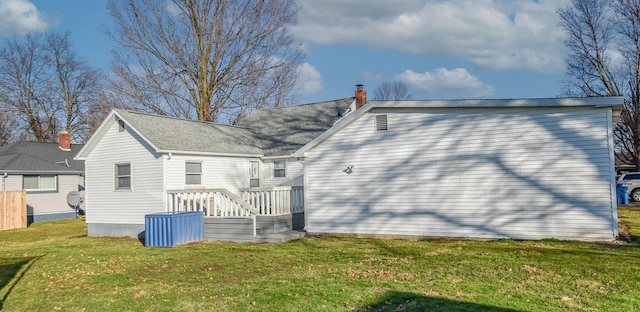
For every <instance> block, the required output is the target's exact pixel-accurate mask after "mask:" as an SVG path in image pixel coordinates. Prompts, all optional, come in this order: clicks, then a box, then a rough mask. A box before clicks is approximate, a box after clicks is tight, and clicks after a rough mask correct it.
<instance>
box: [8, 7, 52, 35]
mask: <svg viewBox="0 0 640 312" xmlns="http://www.w3.org/2000/svg"><path fill="white" fill-rule="evenodd" d="M46 29H47V23H46V22H45V21H44V18H43V15H42V14H41V13H40V12H39V11H38V8H36V6H35V5H34V4H33V3H31V2H29V1H27V0H0V35H24V34H27V33H31V32H39V31H44V30H46Z"/></svg>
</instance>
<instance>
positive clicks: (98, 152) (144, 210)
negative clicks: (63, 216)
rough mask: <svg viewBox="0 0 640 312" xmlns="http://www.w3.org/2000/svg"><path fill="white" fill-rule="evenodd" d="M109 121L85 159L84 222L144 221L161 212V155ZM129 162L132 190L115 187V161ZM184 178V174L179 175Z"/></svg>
mask: <svg viewBox="0 0 640 312" xmlns="http://www.w3.org/2000/svg"><path fill="white" fill-rule="evenodd" d="M124 130H125V131H123V132H120V131H119V125H118V123H117V122H113V123H111V125H110V127H109V128H108V129H106V131H107V132H106V133H105V134H104V136H103V137H102V138H101V140H100V141H99V142H97V143H96V145H95V147H94V148H93V150H92V151H91V153H90V154H89V155H88V156H87V159H86V160H85V172H86V174H85V185H86V198H85V200H86V208H87V215H86V221H87V223H89V224H91V223H100V224H137V225H144V222H145V219H144V218H145V215H147V214H151V213H160V212H163V199H164V193H165V192H164V189H163V176H162V174H163V167H162V157H161V156H160V155H158V154H156V153H154V152H153V148H152V147H151V146H149V145H148V144H146V143H145V142H144V140H143V139H142V138H141V137H140V136H138V135H136V134H135V133H134V132H132V131H131V128H128V127H125V129H124ZM126 163H130V164H131V169H132V171H131V174H132V176H131V177H132V179H131V190H130V191H126V192H122V191H117V190H115V186H114V183H115V181H114V171H115V169H114V166H115V164H126ZM182 180H184V177H183V178H182Z"/></svg>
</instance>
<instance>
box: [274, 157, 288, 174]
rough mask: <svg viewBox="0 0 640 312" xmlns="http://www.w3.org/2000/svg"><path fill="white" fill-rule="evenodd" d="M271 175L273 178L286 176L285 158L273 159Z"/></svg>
mask: <svg viewBox="0 0 640 312" xmlns="http://www.w3.org/2000/svg"><path fill="white" fill-rule="evenodd" d="M273 177H274V178H286V177H287V161H286V160H274V161H273Z"/></svg>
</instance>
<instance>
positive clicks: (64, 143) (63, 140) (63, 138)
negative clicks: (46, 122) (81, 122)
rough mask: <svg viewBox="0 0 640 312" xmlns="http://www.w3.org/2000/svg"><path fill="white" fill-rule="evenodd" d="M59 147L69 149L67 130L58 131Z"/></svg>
mask: <svg viewBox="0 0 640 312" xmlns="http://www.w3.org/2000/svg"><path fill="white" fill-rule="evenodd" d="M58 142H59V144H60V149H61V150H63V151H70V150H71V135H70V134H69V132H67V131H62V132H60V139H59V140H58Z"/></svg>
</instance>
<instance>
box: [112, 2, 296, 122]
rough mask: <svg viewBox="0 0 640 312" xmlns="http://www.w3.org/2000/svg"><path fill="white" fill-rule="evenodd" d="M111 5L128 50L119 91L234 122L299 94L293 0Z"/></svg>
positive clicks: (122, 56) (147, 103) (182, 113)
mask: <svg viewBox="0 0 640 312" xmlns="http://www.w3.org/2000/svg"><path fill="white" fill-rule="evenodd" d="M109 10H110V13H111V15H112V17H113V18H114V20H115V23H114V24H115V28H114V29H113V30H112V31H111V32H110V35H111V37H112V38H113V39H114V40H115V41H117V42H118V43H119V44H120V45H121V46H122V48H123V49H122V50H120V51H117V52H116V53H115V55H114V56H115V57H114V63H113V65H114V72H115V74H116V75H117V77H118V83H119V88H118V89H117V90H118V91H119V92H121V93H122V94H125V95H126V96H129V97H131V98H133V99H135V100H136V101H137V102H139V103H140V104H141V105H143V106H144V107H145V108H146V110H149V111H152V112H155V113H158V114H163V115H170V116H176V117H181V118H188V119H192V118H197V119H198V120H206V121H222V120H225V121H229V122H231V121H234V120H236V119H237V117H238V116H242V115H243V114H245V113H247V112H248V111H251V110H252V109H255V108H262V107H273V106H279V105H285V104H288V102H289V101H290V99H291V98H292V96H294V94H293V93H292V90H293V84H294V82H295V78H296V76H295V75H296V66H297V65H298V63H299V61H300V60H301V57H302V54H301V52H300V50H299V49H297V48H296V47H294V45H293V42H292V40H291V36H290V34H289V33H288V31H287V27H286V26H287V25H289V24H291V23H292V22H294V20H295V16H296V13H297V8H296V5H295V1H294V0H261V1H244V0H164V1H158V0H112V1H111V2H110V3H109Z"/></svg>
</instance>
